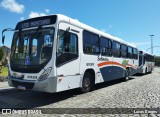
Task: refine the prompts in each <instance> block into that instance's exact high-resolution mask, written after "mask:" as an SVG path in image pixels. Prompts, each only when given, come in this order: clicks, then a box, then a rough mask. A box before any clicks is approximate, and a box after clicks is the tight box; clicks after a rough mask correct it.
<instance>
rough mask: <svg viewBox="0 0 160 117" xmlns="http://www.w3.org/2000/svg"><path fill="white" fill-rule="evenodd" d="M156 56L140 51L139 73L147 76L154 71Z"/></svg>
mask: <svg viewBox="0 0 160 117" xmlns="http://www.w3.org/2000/svg"><path fill="white" fill-rule="evenodd" d="M154 65H155V60H154V55H152V54H149V53H147V52H145V51H139V70H138V73H141V74H147V73H151V72H152V71H153V70H154Z"/></svg>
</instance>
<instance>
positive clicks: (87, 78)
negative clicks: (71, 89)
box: [81, 73, 92, 93]
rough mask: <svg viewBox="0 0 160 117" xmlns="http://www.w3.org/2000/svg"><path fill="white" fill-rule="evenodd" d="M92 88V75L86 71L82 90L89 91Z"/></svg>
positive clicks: (83, 91)
mask: <svg viewBox="0 0 160 117" xmlns="http://www.w3.org/2000/svg"><path fill="white" fill-rule="evenodd" d="M91 89H92V80H91V75H90V74H89V73H85V74H84V76H83V81H82V87H81V92H82V93H87V92H89V91H91Z"/></svg>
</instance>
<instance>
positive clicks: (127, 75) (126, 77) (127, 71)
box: [124, 69, 129, 81]
mask: <svg viewBox="0 0 160 117" xmlns="http://www.w3.org/2000/svg"><path fill="white" fill-rule="evenodd" d="M124 80H125V81H128V80H129V69H126V76H125V78H124Z"/></svg>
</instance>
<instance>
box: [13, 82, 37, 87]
mask: <svg viewBox="0 0 160 117" xmlns="http://www.w3.org/2000/svg"><path fill="white" fill-rule="evenodd" d="M12 83H13V85H14V86H15V87H18V86H24V87H25V88H26V89H33V87H34V84H35V83H32V82H19V81H15V80H12Z"/></svg>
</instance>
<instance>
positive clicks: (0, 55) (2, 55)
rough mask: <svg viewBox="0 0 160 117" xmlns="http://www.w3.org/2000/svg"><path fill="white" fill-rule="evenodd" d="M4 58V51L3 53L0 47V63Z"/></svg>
mask: <svg viewBox="0 0 160 117" xmlns="http://www.w3.org/2000/svg"><path fill="white" fill-rule="evenodd" d="M4 56H5V51H4V49H3V48H2V47H0V61H2V59H3V58H4Z"/></svg>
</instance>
